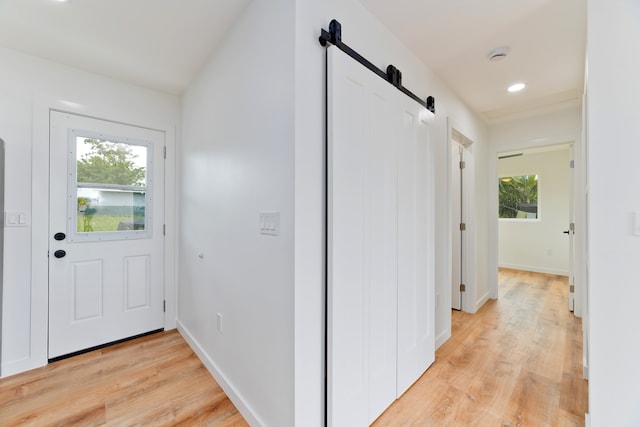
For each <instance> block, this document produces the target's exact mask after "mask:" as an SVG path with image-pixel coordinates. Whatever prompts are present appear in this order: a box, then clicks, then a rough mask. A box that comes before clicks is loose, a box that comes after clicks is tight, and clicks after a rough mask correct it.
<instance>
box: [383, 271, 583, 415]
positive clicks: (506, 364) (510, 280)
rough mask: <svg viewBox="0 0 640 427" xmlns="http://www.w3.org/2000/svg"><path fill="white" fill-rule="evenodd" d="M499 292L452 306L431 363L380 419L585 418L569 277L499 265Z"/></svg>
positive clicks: (579, 330)
mask: <svg viewBox="0 0 640 427" xmlns="http://www.w3.org/2000/svg"><path fill="white" fill-rule="evenodd" d="M499 281H500V288H499V299H498V300H489V302H487V303H486V304H485V305H484V306H483V307H482V308H481V309H480V310H479V311H478V312H477V313H476V314H468V313H464V312H459V311H453V313H452V315H453V318H452V337H451V339H449V341H447V342H446V343H445V344H444V345H443V346H442V347H440V349H438V351H437V352H436V362H435V363H434V364H433V365H432V366H431V368H430V369H429V370H428V371H427V372H426V373H425V374H424V375H423V376H422V377H421V378H420V379H419V380H418V381H417V382H416V383H415V384H414V385H413V386H412V387H411V388H410V389H409V390H408V391H407V392H406V393H405V394H404V395H403V396H402V397H401V398H400V399H399V400H398V401H396V402H395V403H394V404H393V405H392V406H391V407H390V408H389V409H388V410H387V411H386V412H385V413H384V414H382V416H380V418H378V420H377V421H376V423H374V426H375V427H383V426H389V427H391V426H421V427H426V426H438V427H440V426H442V427H444V426H474V427H475V426H487V427H489V426H491V427H495V426H504V427H515V426H536V427H538V426H553V427H558V426H583V425H584V414H585V412H587V410H588V409H587V402H588V399H587V381H585V380H584V378H583V376H582V328H581V320H580V319H578V318H576V317H574V316H573V313H571V312H569V310H568V309H567V305H568V303H567V278H566V277H564V276H555V275H548V274H539V273H531V272H524V271H516V270H508V269H501V270H500V273H499Z"/></svg>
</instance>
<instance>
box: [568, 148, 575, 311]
mask: <svg viewBox="0 0 640 427" xmlns="http://www.w3.org/2000/svg"><path fill="white" fill-rule="evenodd" d="M568 232H569V233H568V234H569V310H570V311H574V308H575V284H576V280H575V271H574V268H575V256H576V254H575V246H574V240H575V239H574V234H575V160H574V147H573V145H571V146H570V147H569V230H568Z"/></svg>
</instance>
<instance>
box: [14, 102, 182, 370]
mask: <svg viewBox="0 0 640 427" xmlns="http://www.w3.org/2000/svg"><path fill="white" fill-rule="evenodd" d="M92 104H96V101H95V100H87V103H86V104H80V103H72V102H68V101H64V100H60V99H57V98H52V97H40V96H36V97H34V100H33V123H32V152H31V159H32V174H31V179H32V182H31V189H32V198H31V224H32V233H31V307H30V318H31V334H30V335H31V336H30V350H31V353H30V354H29V355H27V356H26V357H25V364H24V365H23V366H21V370H28V369H33V368H36V367H39V366H44V365H46V364H47V363H48V358H47V354H48V333H49V325H48V317H49V305H48V304H49V303H48V292H49V282H48V281H49V274H48V264H49V260H48V256H47V253H48V250H49V234H50V233H49V113H50V111H51V110H55V111H61V112H64V113H70V114H75V115H79V116H87V117H91V118H97V119H101V120H107V121H112V122H115V123H122V124H126V125H132V126H138V127H143V128H148V129H152V130H157V131H160V132H163V133H164V135H165V147H166V150H167V156H166V157H167V160H166V161H165V176H164V181H165V201H164V211H165V212H164V216H165V221H164V223H165V225H166V233H165V238H164V260H165V263H164V294H165V299H166V311H165V313H164V328H165V330H168V329H175V327H176V303H177V297H176V295H177V288H176V282H177V281H176V274H177V269H176V260H177V250H176V246H177V230H176V224H177V209H176V204H175V200H176V197H177V185H176V173H177V168H176V165H177V159H176V129H177V127H176V125H175V124H174V123H163V122H162V121H161V120H158V119H150V118H149V116H148V115H147V114H145V113H144V112H143V113H140V112H136V111H135V109H127V108H124V109H122V110H119V109H117V108H114V107H113V106H111V107H110V106H108V105H101V104H100V102H98V103H97V104H98V105H97V106H95V105H94V106H92V107H91V108H89V107H87V105H92Z"/></svg>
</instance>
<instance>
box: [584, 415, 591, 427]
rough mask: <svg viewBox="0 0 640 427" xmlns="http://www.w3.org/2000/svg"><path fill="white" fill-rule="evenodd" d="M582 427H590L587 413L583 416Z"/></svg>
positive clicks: (589, 418)
mask: <svg viewBox="0 0 640 427" xmlns="http://www.w3.org/2000/svg"><path fill="white" fill-rule="evenodd" d="M584 427H591V417H590V416H589V413H586V414H584Z"/></svg>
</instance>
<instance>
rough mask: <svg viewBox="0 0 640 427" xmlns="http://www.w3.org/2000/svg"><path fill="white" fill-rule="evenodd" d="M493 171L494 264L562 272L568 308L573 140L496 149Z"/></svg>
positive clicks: (571, 277)
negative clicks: (495, 197) (495, 203)
mask: <svg viewBox="0 0 640 427" xmlns="http://www.w3.org/2000/svg"><path fill="white" fill-rule="evenodd" d="M497 172H498V173H497V175H498V176H497V179H496V184H495V185H496V186H497V187H498V209H497V215H498V267H499V268H507V269H511V270H520V271H529V272H535V273H546V274H551V275H558V276H565V277H566V278H567V279H566V283H567V286H568V287H569V289H568V291H569V307H568V308H569V309H570V310H571V311H573V309H574V305H575V303H574V301H575V298H574V290H575V286H574V274H573V266H574V245H573V235H574V233H575V226H574V196H573V193H574V185H573V181H574V177H573V175H574V162H573V144H570V143H566V144H559V145H552V146H545V147H538V148H531V149H524V150H518V151H510V152H502V153H499V154H498V160H497Z"/></svg>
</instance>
